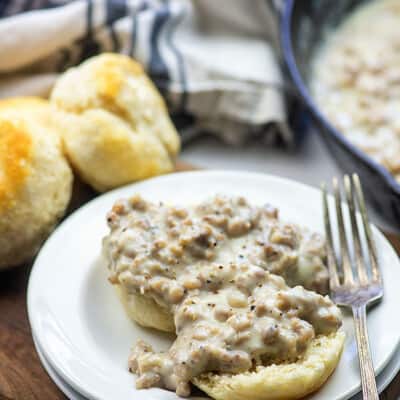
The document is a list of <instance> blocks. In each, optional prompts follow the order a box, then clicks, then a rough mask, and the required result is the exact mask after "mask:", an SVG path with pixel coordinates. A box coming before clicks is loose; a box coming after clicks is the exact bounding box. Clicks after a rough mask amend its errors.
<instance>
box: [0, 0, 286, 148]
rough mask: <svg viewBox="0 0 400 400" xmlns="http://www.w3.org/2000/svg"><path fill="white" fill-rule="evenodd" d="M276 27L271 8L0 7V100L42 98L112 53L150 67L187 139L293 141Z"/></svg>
mask: <svg viewBox="0 0 400 400" xmlns="http://www.w3.org/2000/svg"><path fill="white" fill-rule="evenodd" d="M277 23H278V21H277V17H276V14H275V8H274V7H273V4H272V1H266V0H252V1H249V0H75V1H71V0H70V1H65V0H1V2H0V37H1V38H2V39H1V40H0V54H1V57H0V97H2V98H4V97H8V96H17V95H33V94H35V95H43V96H46V95H48V93H49V91H50V89H51V86H52V85H53V83H54V80H55V79H56V78H57V75H58V74H59V73H61V72H62V71H64V70H65V69H66V68H68V67H71V66H73V65H76V64H78V63H79V62H81V61H82V60H84V59H85V58H88V57H90V56H92V55H94V54H97V53H99V52H102V51H115V52H120V53H124V54H127V55H130V56H132V57H134V58H135V59H137V60H138V61H140V62H141V63H142V64H143V65H144V66H145V68H146V69H147V71H148V73H149V74H150V76H151V77H152V79H153V80H154V81H155V83H156V84H157V86H158V87H159V89H160V90H161V91H162V93H163V94H164V96H165V97H166V99H167V101H168V105H169V107H170V111H171V113H172V114H173V115H175V116H177V115H178V116H180V120H184V121H186V122H185V123H184V125H185V127H186V131H187V132H191V133H195V134H196V133H198V132H204V131H208V132H212V133H215V134H218V135H220V136H221V137H223V138H224V139H225V140H227V141H229V142H231V143H240V142H242V141H243V139H244V138H246V137H248V135H252V134H260V133H262V134H264V135H266V136H267V137H276V135H277V133H278V135H279V136H280V137H282V138H283V139H284V140H285V141H287V142H290V141H291V139H292V138H291V133H290V131H289V129H288V124H287V113H286V109H285V99H284V96H283V93H282V91H281V90H280V88H281V87H282V74H281V71H280V67H279V62H278V59H277V55H276V49H277V42H278V37H277V36H278V35H277ZM182 115H184V116H185V118H182ZM177 119H178V120H179V117H178V118H177Z"/></svg>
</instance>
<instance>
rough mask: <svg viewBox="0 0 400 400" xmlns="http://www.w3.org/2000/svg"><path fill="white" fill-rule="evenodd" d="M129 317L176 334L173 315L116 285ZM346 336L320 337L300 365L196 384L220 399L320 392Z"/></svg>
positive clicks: (278, 399) (276, 399)
mask: <svg viewBox="0 0 400 400" xmlns="http://www.w3.org/2000/svg"><path fill="white" fill-rule="evenodd" d="M114 287H115V288H116V290H117V293H118V295H119V297H120V299H121V302H122V303H123V305H124V307H125V310H126V312H127V314H128V315H129V317H130V318H131V319H132V320H134V321H135V322H137V323H138V324H140V325H141V326H145V327H151V328H155V329H158V330H162V331H166V332H175V326H174V321H173V318H172V315H171V314H170V313H169V312H168V311H167V310H166V309H163V308H162V307H160V306H159V305H158V304H157V303H156V302H155V301H154V300H152V299H150V298H147V297H145V296H143V295H141V294H139V293H128V292H127V291H126V290H125V288H123V287H121V286H120V285H114ZM344 341H345V334H344V332H342V331H338V332H335V333H332V334H329V335H318V336H317V337H316V338H315V339H313V340H312V342H311V343H310V345H309V346H308V348H307V350H306V351H305V353H304V354H303V355H302V357H301V358H300V359H299V360H297V361H296V362H290V363H282V364H272V365H268V366H259V367H257V368H256V369H255V370H254V371H248V372H244V373H240V374H217V373H206V374H202V375H200V376H198V377H195V378H194V379H193V380H192V383H193V384H194V385H195V386H197V387H198V388H200V389H201V390H203V391H204V392H205V393H207V394H208V395H209V396H210V397H212V398H214V399H216V400H243V399H246V400H283V399H285V400H291V399H300V398H302V397H304V396H306V395H308V394H310V393H312V392H315V391H316V390H318V389H319V388H320V387H321V386H322V385H323V384H324V383H325V382H326V380H327V379H328V378H329V376H330V375H331V374H332V373H333V371H334V370H335V368H336V366H337V364H338V363H339V360H340V356H341V354H342V351H343V347H344Z"/></svg>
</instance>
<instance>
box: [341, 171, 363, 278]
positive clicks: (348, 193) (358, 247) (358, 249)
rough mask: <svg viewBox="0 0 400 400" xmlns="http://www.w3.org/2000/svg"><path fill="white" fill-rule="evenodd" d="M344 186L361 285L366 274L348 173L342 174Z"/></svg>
mask: <svg viewBox="0 0 400 400" xmlns="http://www.w3.org/2000/svg"><path fill="white" fill-rule="evenodd" d="M344 188H345V192H346V198H347V204H348V206H349V213H350V220H351V230H352V233H353V240H354V251H355V257H354V258H355V262H356V265H357V272H358V279H359V282H360V283H361V284H362V285H366V284H367V283H368V274H367V270H366V267H365V263H364V262H363V253H362V249H361V241H360V235H359V232H358V224H357V219H356V206H355V203H354V193H353V185H352V184H351V180H350V178H349V176H348V175H345V176H344Z"/></svg>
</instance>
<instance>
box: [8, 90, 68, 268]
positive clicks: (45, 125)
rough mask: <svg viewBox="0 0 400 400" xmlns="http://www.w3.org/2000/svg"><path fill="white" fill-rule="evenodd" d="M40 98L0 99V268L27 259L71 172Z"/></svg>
mask: <svg viewBox="0 0 400 400" xmlns="http://www.w3.org/2000/svg"><path fill="white" fill-rule="evenodd" d="M52 118H53V114H52V111H51V107H50V105H49V104H48V102H47V101H45V100H40V99H38V98H33V97H32V98H29V97H27V98H15V99H10V100H2V101H0V269H2V268H6V267H11V266H14V265H18V264H21V263H23V262H25V261H27V260H29V259H30V258H31V257H32V256H33V255H34V254H35V253H36V251H37V249H38V247H39V245H40V244H41V243H42V241H43V240H44V239H45V238H46V236H47V235H48V234H49V232H50V231H51V229H52V228H53V227H54V225H55V223H56V222H57V221H58V219H59V218H60V217H61V216H62V215H63V214H64V211H65V209H66V207H67V205H68V202H69V200H70V197H71V186H72V172H71V169H70V168H69V166H68V164H67V161H66V160H65V158H64V156H63V155H62V152H61V141H60V137H59V136H58V134H57V132H55V131H54V130H53V127H54V125H53V124H54V123H53V119H52Z"/></svg>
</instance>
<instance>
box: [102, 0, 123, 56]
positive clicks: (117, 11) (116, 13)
mask: <svg viewBox="0 0 400 400" xmlns="http://www.w3.org/2000/svg"><path fill="white" fill-rule="evenodd" d="M106 12H107V18H106V24H107V25H108V27H109V29H110V35H111V40H112V43H113V48H112V51H115V52H119V51H120V50H121V43H120V40H119V39H118V36H117V34H116V32H115V30H114V27H113V24H114V22H115V21H116V20H118V19H120V18H123V17H124V16H125V15H126V2H125V0H119V1H115V0H107V3H106Z"/></svg>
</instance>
